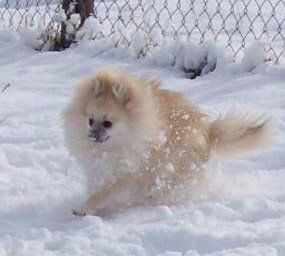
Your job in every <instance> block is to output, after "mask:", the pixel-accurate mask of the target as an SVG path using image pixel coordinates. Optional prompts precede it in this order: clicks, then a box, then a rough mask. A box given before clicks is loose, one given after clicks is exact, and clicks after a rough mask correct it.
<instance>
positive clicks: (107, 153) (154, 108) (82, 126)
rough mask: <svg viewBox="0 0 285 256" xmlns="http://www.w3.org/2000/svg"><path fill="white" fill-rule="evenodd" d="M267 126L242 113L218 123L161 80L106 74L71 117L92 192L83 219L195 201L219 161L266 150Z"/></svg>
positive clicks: (68, 130)
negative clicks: (208, 166)
mask: <svg viewBox="0 0 285 256" xmlns="http://www.w3.org/2000/svg"><path fill="white" fill-rule="evenodd" d="M267 123H268V122H267V121H266V120H265V119H264V118H253V117H250V116H243V115H240V114H237V113H230V114H227V115H225V116H224V117H220V118H218V119H216V120H214V121H210V120H209V119H208V117H207V116H206V115H205V114H204V113H202V112H201V111H200V110H199V109H198V108H196V107H194V106H193V105H192V104H191V103H190V102H189V101H188V100H187V99H186V98H184V96H183V95H182V94H180V93H176V92H171V91H168V90H163V89H161V88H160V86H159V82H157V81H154V80H150V79H147V78H140V79H136V78H134V77H132V76H131V75H127V74H122V73H118V72H115V71H113V70H111V69H104V70H101V71H99V72H97V74H96V75H94V76H92V77H89V78H87V79H85V80H83V81H82V82H81V83H80V84H79V85H78V86H77V87H76V89H75V92H74V95H73V98H72V100H71V102H70V104H69V106H68V107H67V109H66V111H65V115H64V129H65V135H66V136H65V137H66V144H67V147H68V149H69V151H70V153H71V154H72V155H73V156H74V157H75V158H76V159H77V160H78V162H79V164H81V165H82V166H83V168H84V169H85V170H87V171H88V177H89V181H90V185H89V187H90V188H91V190H90V193H91V196H90V198H89V200H88V201H87V203H86V205H85V206H84V207H82V209H80V210H77V211H75V213H76V214H79V215H85V214H96V213H99V212H100V211H102V210H103V211H107V210H113V209H117V208H119V207H125V206H129V205H139V204H152V203H173V202H176V201H180V200H183V199H187V198H189V196H191V195H193V194H195V193H196V192H197V191H198V190H199V188H201V187H202V184H203V183H204V181H205V178H204V177H203V175H204V172H203V164H204V163H205V162H207V161H208V160H209V158H210V156H211V155H223V154H225V153H227V154H228V153H229V151H230V152H233V153H235V152H237V151H244V150H248V149H254V148H256V147H258V146H261V145H262V143H263V142H264V141H266V139H267V137H268V136H267V135H268V134H269V132H268V129H267V126H268V125H267ZM92 188H93V189H92Z"/></svg>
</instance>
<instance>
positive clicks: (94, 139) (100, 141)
mask: <svg viewBox="0 0 285 256" xmlns="http://www.w3.org/2000/svg"><path fill="white" fill-rule="evenodd" d="M110 137H111V136H109V135H108V136H106V137H104V138H94V137H90V136H89V139H90V140H92V141H94V142H99V143H103V142H106V141H107V140H109V139H110Z"/></svg>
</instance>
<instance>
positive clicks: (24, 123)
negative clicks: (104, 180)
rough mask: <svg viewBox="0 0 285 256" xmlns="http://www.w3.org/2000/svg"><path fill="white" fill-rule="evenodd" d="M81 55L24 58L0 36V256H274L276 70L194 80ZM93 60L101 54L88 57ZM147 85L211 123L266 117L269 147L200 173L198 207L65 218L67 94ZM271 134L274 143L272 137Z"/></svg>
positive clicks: (284, 204) (281, 250)
mask: <svg viewBox="0 0 285 256" xmlns="http://www.w3.org/2000/svg"><path fill="white" fill-rule="evenodd" d="M102 49H103V48H100V47H99V46H96V45H94V44H92V43H90V44H87V43H86V44H84V45H82V46H80V47H78V48H74V49H69V50H66V51H64V52H35V51H33V50H32V49H31V48H30V47H29V46H27V45H25V44H24V43H23V41H21V40H19V39H18V38H17V37H16V36H11V35H9V33H7V32H2V33H1V35H0V86H1V87H5V85H7V84H8V83H9V84H10V87H9V88H8V89H7V90H6V91H5V92H4V93H2V94H1V95H0V97H1V99H0V104H1V108H0V117H1V118H5V120H4V121H3V122H2V123H1V125H0V142H1V147H0V201H1V207H0V255H1V256H2V255H3V256H6V255H9V256H10V255H15V256H39V255H48V256H49V255H68V256H72V255H76V256H77V255H100V256H103V255H112V256H116V255H167V256H181V255H185V256H200V255H203V256H241V255H243V256H276V255H280V256H283V255H285V186H284V179H285V159H284V149H285V135H284V134H285V103H284V98H285V66H282V65H280V66H276V67H270V66H269V67H267V68H266V70H264V69H257V70H253V71H252V72H250V73H249V72H245V71H244V69H243V68H242V66H239V65H226V66H223V65H222V64H221V66H219V68H218V69H217V70H216V71H215V72H214V73H210V74H207V75H205V76H202V77H198V78H196V79H195V80H189V79H187V78H185V76H184V74H183V73H182V72H180V71H177V70H175V69H169V68H166V67H165V68H158V67H157V66H152V65H150V64H149V63H145V62H137V61H134V60H133V59H131V58H129V57H127V56H125V55H124V54H123V53H116V54H114V52H108V51H102ZM99 53H101V54H99ZM103 65H114V66H116V67H119V68H121V69H123V70H127V71H128V72H132V73H134V74H151V75H154V76H157V77H158V78H159V79H161V81H162V85H163V87H164V88H168V89H172V90H176V91H180V92H183V93H184V94H185V95H187V97H188V98H189V99H191V100H192V101H193V102H194V103H195V104H198V105H199V106H200V107H201V108H203V109H205V111H208V112H209V113H211V114H216V113H218V112H219V111H225V110H226V109H230V108H232V107H236V108H240V109H241V110H243V111H247V110H254V111H257V112H259V113H263V112H264V113H266V114H267V115H268V116H271V117H272V122H273V123H274V125H275V127H276V128H274V133H275V139H274V142H273V144H272V146H270V147H268V148H265V149H263V150H260V151H258V152H255V153H251V154H248V155H246V156H244V157H240V158H234V159H228V160H219V161H215V162H212V163H210V164H209V166H208V170H209V171H208V173H209V176H210V180H211V184H210V188H209V191H207V196H205V197H204V198H203V199H201V200H198V201H195V202H188V203H184V204H180V205H175V206H172V207H167V206H163V205H161V206H156V207H146V208H133V209H129V210H126V211H123V212H120V213H117V214H114V215H113V216H110V217H109V218H106V219H102V218H99V217H96V216H88V217H86V218H78V217H74V216H72V214H71V211H70V210H71V208H74V207H75V206H76V205H78V204H80V203H82V202H83V200H84V199H85V197H86V195H85V182H86V181H85V178H84V175H83V173H82V172H81V171H80V169H79V167H78V166H77V165H76V163H75V162H74V160H73V159H72V158H71V157H70V156H69V155H68V152H67V150H66V148H65V147H64V144H63V134H62V128H61V126H62V119H61V112H62V110H63V108H64V107H65V105H66V103H67V101H68V99H69V96H70V93H71V89H72V86H73V85H74V83H75V82H77V81H78V80H79V79H80V78H81V77H82V76H83V75H86V74H90V73H92V72H94V71H96V69H97V68H98V67H100V66H103ZM278 131H279V132H278Z"/></svg>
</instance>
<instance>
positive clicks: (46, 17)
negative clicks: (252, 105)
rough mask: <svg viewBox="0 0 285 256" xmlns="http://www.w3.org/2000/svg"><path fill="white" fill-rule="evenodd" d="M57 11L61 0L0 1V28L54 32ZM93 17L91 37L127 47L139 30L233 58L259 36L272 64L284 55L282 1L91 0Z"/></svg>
mask: <svg viewBox="0 0 285 256" xmlns="http://www.w3.org/2000/svg"><path fill="white" fill-rule="evenodd" d="M63 1H66V0H63ZM76 1H77V3H78V2H84V1H85V2H86V1H90V0H74V1H73V2H76ZM59 13H62V2H61V1H60V0H58V1H56V0H2V1H1V0H0V24H1V25H2V27H3V26H4V27H7V26H10V27H11V26H12V27H14V28H16V29H17V30H20V29H22V28H23V27H27V26H28V27H41V29H43V28H44V29H46V30H48V31H53V34H52V37H54V36H56V34H58V33H59V30H60V29H61V27H62V24H64V22H63V23H61V22H62V20H61V21H59V19H58V14H59ZM92 16H94V18H95V19H96V22H95V23H92V24H94V26H95V25H96V24H97V25H98V26H97V28H94V31H96V33H95V34H94V33H93V36H92V38H93V39H98V38H105V37H113V38H114V39H115V40H116V44H117V45H118V44H121V45H125V46H130V45H131V44H133V43H135V42H134V38H135V35H137V34H139V35H140V36H141V38H144V40H145V39H147V40H149V41H150V43H151V44H153V45H156V44H161V42H163V38H171V39H175V40H187V41H191V42H192V43H193V42H195V43H202V42H204V41H208V40H214V41H218V42H219V43H222V44H224V45H225V46H226V47H227V48H228V49H230V50H231V51H232V53H233V55H234V57H237V56H239V55H240V53H241V52H242V50H243V49H244V48H245V47H246V46H247V45H248V44H250V43H252V42H253V41H255V40H261V41H262V42H264V44H265V47H266V51H267V53H268V55H269V58H270V59H271V60H272V61H273V62H274V63H276V64H277V63H279V62H280V61H281V59H282V58H284V55H285V54H284V53H285V0H176V1H174V0H94V8H93V14H92ZM67 17H68V16H67ZM69 17H70V16H69Z"/></svg>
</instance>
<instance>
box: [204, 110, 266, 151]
mask: <svg viewBox="0 0 285 256" xmlns="http://www.w3.org/2000/svg"><path fill="white" fill-rule="evenodd" d="M270 138H271V132H270V129H269V119H268V118H265V117H264V116H254V115H250V114H247V115H243V114H240V113H237V112H235V111H232V112H229V113H227V114H226V115H225V116H223V117H219V118H218V119H216V120H215V121H213V122H212V123H211V125H210V128H209V140H210V143H211V148H212V153H213V154H214V155H216V156H220V155H223V156H224V155H233V154H237V153H242V152H243V151H247V150H254V149H257V148H259V147H262V146H264V145H265V144H268V142H269V141H270Z"/></svg>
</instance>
